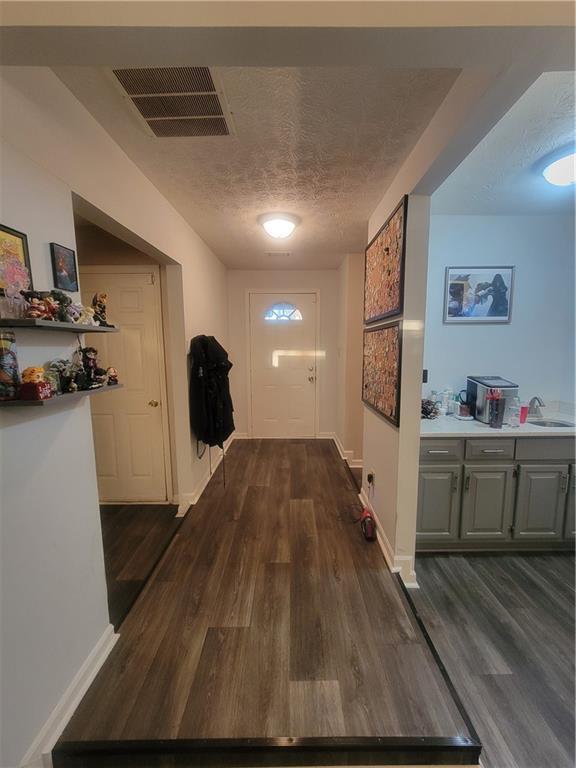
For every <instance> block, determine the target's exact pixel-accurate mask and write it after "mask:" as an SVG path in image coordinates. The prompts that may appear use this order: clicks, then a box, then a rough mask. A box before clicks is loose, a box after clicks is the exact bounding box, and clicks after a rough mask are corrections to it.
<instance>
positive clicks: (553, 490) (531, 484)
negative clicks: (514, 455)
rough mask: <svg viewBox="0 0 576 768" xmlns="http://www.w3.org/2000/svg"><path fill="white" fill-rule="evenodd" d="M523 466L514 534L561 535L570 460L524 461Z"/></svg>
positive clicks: (524, 536)
mask: <svg viewBox="0 0 576 768" xmlns="http://www.w3.org/2000/svg"><path fill="white" fill-rule="evenodd" d="M519 469H520V474H519V479H518V495H517V498H516V520H515V523H514V538H516V539H559V538H561V537H562V535H563V530H562V528H563V525H564V511H565V509H566V495H567V491H568V464H520V465H519Z"/></svg>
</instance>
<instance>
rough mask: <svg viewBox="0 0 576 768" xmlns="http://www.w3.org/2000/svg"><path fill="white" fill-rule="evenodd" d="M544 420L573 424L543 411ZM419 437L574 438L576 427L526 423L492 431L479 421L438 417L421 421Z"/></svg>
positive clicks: (557, 415)
mask: <svg viewBox="0 0 576 768" xmlns="http://www.w3.org/2000/svg"><path fill="white" fill-rule="evenodd" d="M543 413H544V416H543V417H542V418H544V419H554V420H557V421H569V422H573V421H574V419H573V418H572V417H571V416H568V415H567V414H565V413H550V412H547V411H546V410H545V409H544V410H543ZM420 435H421V437H490V438H495V437H574V435H576V427H537V426H535V425H534V424H531V423H530V422H529V421H527V422H526V423H525V424H521V425H520V426H519V427H506V426H504V427H502V429H492V427H489V426H488V425H487V424H483V423H482V422H481V421H476V420H474V421H462V420H460V419H455V418H454V417H453V416H438V418H437V419H422V420H421V422H420Z"/></svg>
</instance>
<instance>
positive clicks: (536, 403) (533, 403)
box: [528, 395, 546, 419]
mask: <svg viewBox="0 0 576 768" xmlns="http://www.w3.org/2000/svg"><path fill="white" fill-rule="evenodd" d="M545 406H546V403H545V402H544V400H542V398H541V397H538V395H534V397H533V398H532V400H530V403H529V404H528V416H536V418H537V419H541V418H542V411H541V410H540V408H544V407H545Z"/></svg>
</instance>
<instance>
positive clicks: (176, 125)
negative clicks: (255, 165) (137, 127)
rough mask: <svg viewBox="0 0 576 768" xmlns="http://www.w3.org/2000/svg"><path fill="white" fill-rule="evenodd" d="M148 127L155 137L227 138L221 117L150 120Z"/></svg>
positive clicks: (227, 132) (225, 126)
mask: <svg viewBox="0 0 576 768" xmlns="http://www.w3.org/2000/svg"><path fill="white" fill-rule="evenodd" d="M148 125H149V126H150V128H152V130H153V131H154V133H155V134H156V136H158V137H159V138H167V137H169V136H228V134H229V131H228V126H227V125H226V120H225V119H224V118H223V117H200V118H192V119H182V120H177V119H172V120H150V121H149V123H148Z"/></svg>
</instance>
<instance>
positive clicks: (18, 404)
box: [0, 384, 124, 408]
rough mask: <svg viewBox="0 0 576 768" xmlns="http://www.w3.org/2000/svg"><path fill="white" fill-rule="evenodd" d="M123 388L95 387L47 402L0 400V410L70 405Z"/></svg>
mask: <svg viewBox="0 0 576 768" xmlns="http://www.w3.org/2000/svg"><path fill="white" fill-rule="evenodd" d="M123 387H124V385H123V384H112V385H107V384H105V385H104V386H103V387H97V388H95V389H82V390H79V391H78V392H66V393H64V394H63V395H54V396H53V397H50V398H49V399H48V400H0V408H6V407H9V408H28V407H29V406H32V407H36V408H37V407H38V406H46V405H54V404H55V403H71V402H74V400H79V399H80V398H82V397H89V396H90V395H98V394H100V393H102V392H114V391H115V390H117V389H123Z"/></svg>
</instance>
